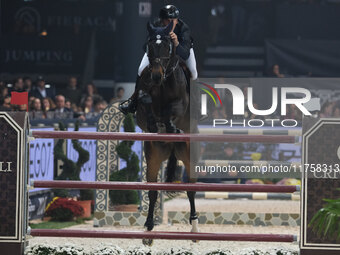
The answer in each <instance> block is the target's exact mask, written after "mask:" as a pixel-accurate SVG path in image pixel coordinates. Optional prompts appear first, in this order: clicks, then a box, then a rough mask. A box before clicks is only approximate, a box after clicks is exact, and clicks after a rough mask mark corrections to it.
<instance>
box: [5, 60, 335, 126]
mask: <svg viewBox="0 0 340 255" xmlns="http://www.w3.org/2000/svg"><path fill="white" fill-rule="evenodd" d="M273 74H275V75H276V76H277V77H284V76H283V75H281V73H280V69H279V66H278V65H274V66H273ZM68 84H69V85H68V88H67V89H66V90H65V94H62V93H61V94H58V95H57V96H56V97H54V90H53V89H51V88H50V87H48V86H46V84H45V79H44V78H43V77H42V76H39V77H38V79H37V82H36V84H35V86H34V87H33V86H32V79H31V78H30V77H25V78H24V79H23V78H21V77H18V78H17V79H15V81H14V84H13V85H12V87H10V86H9V85H7V86H6V83H5V82H4V81H0V111H26V109H27V106H26V105H21V106H19V105H18V106H15V105H11V96H10V93H9V89H11V91H16V92H24V91H26V92H29V98H28V105H29V111H30V112H31V116H32V117H33V119H53V118H78V119H81V120H85V119H91V118H95V117H98V116H99V115H100V114H101V112H102V111H103V110H104V109H105V108H106V107H107V103H106V101H105V100H103V98H102V96H100V95H99V94H98V92H97V88H96V87H95V85H94V84H93V83H92V82H89V83H87V85H86V87H85V91H84V93H83V94H82V95H81V93H80V89H79V88H78V87H77V86H78V85H77V84H78V81H77V78H76V77H70V79H69V83H68ZM244 92H245V95H246V91H244ZM124 93H125V90H124V88H122V87H118V88H117V90H116V96H115V97H114V98H112V99H111V101H110V103H113V102H117V101H121V100H122V99H123V97H124ZM78 101H79V103H76V102H78ZM254 107H255V108H258V105H257V104H256V102H254ZM209 108H210V107H209ZM245 111H246V115H245V116H241V117H244V118H246V119H254V118H260V116H254V115H252V114H249V112H248V108H247V107H246V108H245ZM209 112H210V114H209V116H208V118H207V120H208V119H211V118H218V119H229V118H233V116H232V114H230V113H231V112H232V104H225V105H224V106H223V107H212V108H211V109H210V110H209ZM273 116H275V117H277V118H285V119H295V120H297V121H301V120H302V114H301V112H300V110H299V109H298V108H297V107H296V106H294V105H288V106H287V114H286V116H284V117H282V116H280V115H278V114H277V113H276V114H274V115H273ZM273 116H272V117H273ZM319 117H322V118H332V117H337V118H340V101H335V100H334V101H332V102H325V103H323V104H322V107H321V111H320V113H319Z"/></svg>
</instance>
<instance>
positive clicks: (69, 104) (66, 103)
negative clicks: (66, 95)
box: [65, 99, 72, 109]
mask: <svg viewBox="0 0 340 255" xmlns="http://www.w3.org/2000/svg"><path fill="white" fill-rule="evenodd" d="M65 107H66V108H68V109H71V108H72V104H71V101H70V100H68V99H66V101H65Z"/></svg>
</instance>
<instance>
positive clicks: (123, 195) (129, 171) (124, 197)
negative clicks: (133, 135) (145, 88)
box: [109, 114, 140, 211]
mask: <svg viewBox="0 0 340 255" xmlns="http://www.w3.org/2000/svg"><path fill="white" fill-rule="evenodd" d="M123 127H124V132H135V122H134V119H133V117H132V114H128V115H127V116H126V117H125V119H124V123H123ZM133 144H134V141H123V142H121V143H120V144H119V145H117V147H116V150H117V154H118V156H119V157H120V158H121V159H123V160H125V161H126V167H124V168H123V169H120V170H118V171H115V172H112V173H111V174H110V181H127V182H134V181H137V180H138V173H139V170H140V168H139V159H138V156H137V155H136V153H135V152H134V151H132V149H131V147H132V145H133ZM109 196H110V199H111V203H112V204H113V206H114V210H116V211H137V208H138V204H139V195H138V192H137V191H136V190H110V192H109Z"/></svg>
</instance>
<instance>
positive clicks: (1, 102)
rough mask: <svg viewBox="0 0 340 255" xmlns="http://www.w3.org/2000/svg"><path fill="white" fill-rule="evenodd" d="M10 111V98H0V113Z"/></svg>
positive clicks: (8, 96) (7, 96)
mask: <svg viewBox="0 0 340 255" xmlns="http://www.w3.org/2000/svg"><path fill="white" fill-rule="evenodd" d="M11 110H12V108H11V96H10V95H6V96H5V97H4V98H3V99H1V98H0V111H4V112H9V111H11Z"/></svg>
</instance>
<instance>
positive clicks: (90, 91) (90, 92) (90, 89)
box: [80, 83, 103, 105]
mask: <svg viewBox="0 0 340 255" xmlns="http://www.w3.org/2000/svg"><path fill="white" fill-rule="evenodd" d="M88 96H91V97H92V100H93V104H96V103H97V102H99V101H100V100H103V98H102V97H101V96H100V95H99V94H98V91H97V88H96V86H94V84H93V83H88V84H87V85H86V88H85V93H84V94H83V95H82V97H81V101H80V105H84V103H85V100H86V98H87V97H88Z"/></svg>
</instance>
